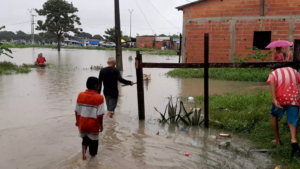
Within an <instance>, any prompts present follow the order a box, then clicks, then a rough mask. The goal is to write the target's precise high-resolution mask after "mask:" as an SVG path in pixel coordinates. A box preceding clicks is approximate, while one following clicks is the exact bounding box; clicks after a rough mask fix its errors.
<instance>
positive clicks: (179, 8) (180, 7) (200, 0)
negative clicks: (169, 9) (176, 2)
mask: <svg viewBox="0 0 300 169" xmlns="http://www.w3.org/2000/svg"><path fill="white" fill-rule="evenodd" d="M203 1H205V0H198V1H195V2H191V3H188V4H185V5H182V6H178V7H176V9H178V10H182V9H183V8H184V7H187V6H190V5H193V4H196V3H199V2H203Z"/></svg>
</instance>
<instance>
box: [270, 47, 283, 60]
mask: <svg viewBox="0 0 300 169" xmlns="http://www.w3.org/2000/svg"><path fill="white" fill-rule="evenodd" d="M272 60H273V61H277V62H283V61H284V57H283V54H282V47H276V52H275V53H274V54H273V59H272Z"/></svg>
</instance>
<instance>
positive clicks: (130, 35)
mask: <svg viewBox="0 0 300 169" xmlns="http://www.w3.org/2000/svg"><path fill="white" fill-rule="evenodd" d="M128 11H129V12H130V36H129V38H130V41H131V14H132V12H133V9H132V10H130V9H128Z"/></svg>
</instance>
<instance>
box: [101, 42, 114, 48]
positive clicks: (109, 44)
mask: <svg viewBox="0 0 300 169" xmlns="http://www.w3.org/2000/svg"><path fill="white" fill-rule="evenodd" d="M103 47H106V48H115V47H116V44H115V43H114V42H107V43H105V44H103Z"/></svg>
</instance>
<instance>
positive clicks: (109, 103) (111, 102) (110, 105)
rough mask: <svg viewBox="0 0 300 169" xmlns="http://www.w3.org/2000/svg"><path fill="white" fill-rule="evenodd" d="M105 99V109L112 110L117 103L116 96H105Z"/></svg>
mask: <svg viewBox="0 0 300 169" xmlns="http://www.w3.org/2000/svg"><path fill="white" fill-rule="evenodd" d="M105 101H106V106H107V111H109V112H114V111H115V109H116V107H117V104H118V98H113V97H111V96H105Z"/></svg>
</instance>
